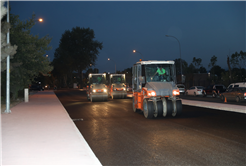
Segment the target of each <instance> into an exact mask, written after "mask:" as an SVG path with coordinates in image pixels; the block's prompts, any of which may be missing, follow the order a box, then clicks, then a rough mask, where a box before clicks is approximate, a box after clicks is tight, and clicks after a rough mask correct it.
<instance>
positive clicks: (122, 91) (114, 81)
mask: <svg viewBox="0 0 246 166" xmlns="http://www.w3.org/2000/svg"><path fill="white" fill-rule="evenodd" d="M108 88H109V97H111V98H112V99H116V98H117V99H125V98H126V97H127V91H126V76H125V74H110V76H109V86H108Z"/></svg>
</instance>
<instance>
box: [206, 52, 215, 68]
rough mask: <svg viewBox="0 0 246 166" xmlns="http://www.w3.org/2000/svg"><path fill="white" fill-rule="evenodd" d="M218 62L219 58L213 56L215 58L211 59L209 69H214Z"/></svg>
mask: <svg viewBox="0 0 246 166" xmlns="http://www.w3.org/2000/svg"><path fill="white" fill-rule="evenodd" d="M216 62H217V57H216V56H215V55H213V56H212V57H211V59H210V63H209V64H208V67H209V68H210V67H214V66H215V64H216Z"/></svg>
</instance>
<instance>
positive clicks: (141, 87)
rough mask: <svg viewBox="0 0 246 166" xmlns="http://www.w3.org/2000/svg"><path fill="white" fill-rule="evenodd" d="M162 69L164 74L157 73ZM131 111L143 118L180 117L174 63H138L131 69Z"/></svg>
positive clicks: (179, 102) (180, 104) (180, 109)
mask: <svg viewBox="0 0 246 166" xmlns="http://www.w3.org/2000/svg"><path fill="white" fill-rule="evenodd" d="M160 69H164V72H163V73H164V74H163V73H162V74H160V75H159V73H158V72H157V71H158V70H160ZM132 88H133V100H132V103H133V111H134V112H137V111H143V114H144V116H145V118H148V119H151V118H153V117H158V116H164V117H166V116H168V115H172V116H173V117H175V116H177V115H180V114H181V111H182V101H181V99H179V98H178V96H179V95H180V93H179V89H178V87H177V85H176V70H175V64H174V61H141V60H140V61H139V62H137V63H136V64H134V65H133V68H132Z"/></svg>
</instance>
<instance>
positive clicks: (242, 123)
mask: <svg viewBox="0 0 246 166" xmlns="http://www.w3.org/2000/svg"><path fill="white" fill-rule="evenodd" d="M56 95H57V97H58V98H59V99H60V101H61V103H62V104H63V106H64V107H65V109H66V110H67V112H68V113H69V115H70V117H71V118H72V119H74V120H75V121H74V123H75V124H76V126H77V127H78V129H79V131H80V132H81V133H82V135H83V136H84V138H85V139H86V141H87V143H88V144H89V146H90V147H91V149H92V150H93V152H94V153H95V155H96V156H97V157H98V159H99V160H100V162H101V163H102V164H103V165H199V166H200V165H209V166H211V165H220V166H222V165H223V166H225V165H228V166H229V165H230V166H231V165H236V166H241V165H245V163H246V115H245V114H241V113H234V112H227V111H218V110H212V109H206V108H199V107H192V106H185V105H183V112H182V115H181V116H180V117H176V118H173V117H165V118H164V117H160V118H159V117H158V118H156V119H145V118H144V116H143V114H142V113H134V112H133V110H132V100H131V99H114V100H112V99H109V101H107V102H90V101H88V100H87V98H86V92H85V91H79V90H70V91H68V90H58V91H56Z"/></svg>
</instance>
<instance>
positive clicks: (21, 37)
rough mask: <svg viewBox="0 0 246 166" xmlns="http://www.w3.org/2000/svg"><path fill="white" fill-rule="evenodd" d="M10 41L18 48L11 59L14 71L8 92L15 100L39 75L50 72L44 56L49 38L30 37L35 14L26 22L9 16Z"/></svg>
mask: <svg viewBox="0 0 246 166" xmlns="http://www.w3.org/2000/svg"><path fill="white" fill-rule="evenodd" d="M10 24H11V27H12V28H11V29H10V34H11V35H10V41H11V43H12V44H15V45H17V46H18V49H17V53H16V54H15V55H14V58H13V59H11V62H10V63H11V64H19V65H18V66H14V70H12V71H11V73H10V80H11V81H10V92H11V93H12V98H13V99H15V98H16V97H17V95H18V91H19V90H23V89H24V88H27V87H28V85H30V84H31V83H32V81H33V80H34V79H35V78H36V77H37V76H38V75H39V73H42V74H46V73H48V72H49V71H51V70H52V67H51V66H50V62H49V60H48V59H47V58H46V57H45V56H44V55H45V52H46V50H50V49H51V47H48V45H49V43H50V41H51V38H50V37H49V36H48V35H46V36H44V37H42V38H40V39H39V36H37V35H35V36H34V35H31V34H30V31H31V28H32V27H33V25H34V24H35V14H33V15H32V18H31V19H29V20H26V21H20V19H19V16H18V15H13V14H10Z"/></svg>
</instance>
